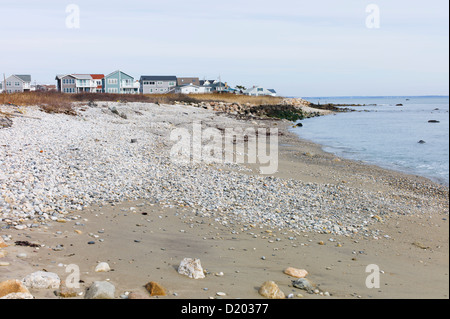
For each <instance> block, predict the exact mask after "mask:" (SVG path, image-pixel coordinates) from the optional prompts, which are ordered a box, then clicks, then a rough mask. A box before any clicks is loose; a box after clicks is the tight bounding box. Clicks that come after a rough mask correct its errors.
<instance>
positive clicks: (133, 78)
mask: <svg viewBox="0 0 450 319" xmlns="http://www.w3.org/2000/svg"><path fill="white" fill-rule="evenodd" d="M117 72H120V73H123V74H125V75H127V76H129V77H130V78H133V79H134V77H132V76H131V75H129V74H127V73H125V72H123V71H120V70H116V71H114V72H111V73H110V74H108V75H107V76H105V78H107V77H110V76H111V75H113V74H116V73H117Z"/></svg>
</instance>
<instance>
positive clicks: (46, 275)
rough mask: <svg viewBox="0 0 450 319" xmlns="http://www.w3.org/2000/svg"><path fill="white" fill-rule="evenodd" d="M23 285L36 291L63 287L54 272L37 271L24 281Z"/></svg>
mask: <svg viewBox="0 0 450 319" xmlns="http://www.w3.org/2000/svg"><path fill="white" fill-rule="evenodd" d="M22 282H23V284H24V285H25V286H26V287H28V288H35V289H48V288H56V289H58V288H59V286H60V285H61V279H60V278H59V276H58V275H57V274H55V273H52V272H45V271H36V272H34V273H32V274H29V275H28V276H26V277H25V278H23V279H22Z"/></svg>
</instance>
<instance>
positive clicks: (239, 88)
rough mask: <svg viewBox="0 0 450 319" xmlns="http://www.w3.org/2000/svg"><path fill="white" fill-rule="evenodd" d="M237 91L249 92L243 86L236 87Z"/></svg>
mask: <svg viewBox="0 0 450 319" xmlns="http://www.w3.org/2000/svg"><path fill="white" fill-rule="evenodd" d="M236 89H238V90H241V91H245V90H247V88H246V87H245V86H243V85H236Z"/></svg>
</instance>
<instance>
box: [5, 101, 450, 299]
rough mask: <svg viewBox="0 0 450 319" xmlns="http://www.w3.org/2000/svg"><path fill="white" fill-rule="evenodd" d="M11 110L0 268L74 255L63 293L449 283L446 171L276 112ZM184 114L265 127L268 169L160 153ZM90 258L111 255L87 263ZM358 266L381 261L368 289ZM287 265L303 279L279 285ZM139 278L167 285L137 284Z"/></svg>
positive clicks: (428, 292) (16, 269) (46, 267)
mask: <svg viewBox="0 0 450 319" xmlns="http://www.w3.org/2000/svg"><path fill="white" fill-rule="evenodd" d="M114 109H116V110H118V112H117V113H119V114H125V115H126V116H117V115H116V113H115V112H112V111H111V110H114ZM1 110H3V111H7V110H8V107H6V106H5V107H2V109H1ZM26 115H27V116H28V117H17V118H14V119H13V126H12V127H11V128H7V129H0V161H1V164H2V166H1V168H0V172H1V173H2V176H0V238H3V241H4V243H5V245H4V246H7V247H4V248H0V251H2V252H3V254H1V253H0V282H2V281H6V280H10V279H17V280H19V281H20V280H22V279H23V278H24V277H25V276H27V275H29V274H31V273H34V272H36V271H46V272H52V273H56V274H57V275H58V276H59V277H60V278H61V280H62V281H63V283H62V284H61V286H64V281H65V280H66V278H67V276H69V275H70V273H69V272H66V270H67V266H68V265H76V266H77V267H78V268H79V270H80V275H81V276H80V279H81V282H80V287H79V288H74V289H73V290H74V292H75V293H76V296H74V297H73V298H85V295H86V289H87V288H88V287H89V286H90V285H91V284H92V283H93V282H95V281H108V282H110V283H112V284H113V285H114V286H115V298H117V299H120V298H123V299H124V298H127V297H128V296H129V295H130V294H131V293H134V294H136V295H138V296H141V297H146V298H152V299H157V298H164V299H172V298H173V299H209V298H230V299H234V298H243V299H260V298H264V297H262V296H261V295H260V294H259V293H258V290H259V287H260V286H261V285H262V284H263V283H264V282H267V281H274V282H275V283H276V284H277V285H278V286H279V288H280V289H281V290H282V291H283V292H284V294H285V295H286V296H289V295H291V296H290V298H289V299H292V300H299V299H329V298H338V299H349V298H357V299H358V298H361V299H370V298H374V299H375V298H377V299H381V298H383V299H385V298H389V299H391V298H392V299H403V298H411V299H413V298H414V299H416V298H419V299H428V298H445V299H447V298H449V264H448V252H449V245H448V242H449V234H448V231H449V226H448V187H447V186H442V185H438V184H435V183H433V182H432V181H430V180H428V179H426V178H422V177H418V176H410V175H406V174H403V173H399V172H393V171H389V170H385V169H382V168H379V167H376V166H371V165H367V164H364V163H359V162H355V161H349V160H346V159H342V158H337V157H335V156H334V155H332V154H328V153H325V152H323V151H322V150H321V147H320V146H319V145H317V144H314V143H312V142H309V141H304V140H300V139H298V137H297V136H296V135H295V134H293V133H292V132H291V131H290V128H291V126H292V123H289V122H287V121H275V120H260V119H247V120H239V119H237V118H236V116H235V115H232V114H224V113H217V112H213V111H210V110H205V109H201V108H196V107H192V106H187V105H176V106H174V105H153V104H151V105H150V104H144V103H127V104H124V103H112V102H109V103H98V105H97V106H95V107H86V106H82V107H80V110H79V115H78V116H70V115H63V114H47V113H43V112H41V111H39V109H38V108H30V109H29V110H27V113H26ZM328 116H332V115H328ZM195 121H201V123H202V124H203V125H204V126H206V127H214V128H219V129H225V128H228V127H248V126H249V125H250V126H253V127H258V128H260V127H265V128H278V130H279V132H280V135H279V136H278V138H279V153H278V159H279V162H278V172H277V173H275V174H273V175H270V176H262V175H261V174H259V172H258V167H256V166H255V165H248V164H243V165H237V164H233V165H229V164H222V163H217V164H206V163H200V164H189V165H187V166H182V165H178V164H174V163H172V162H171V161H170V149H171V147H172V146H173V142H171V141H170V138H169V136H170V133H171V132H173V130H174V129H176V128H187V129H190V128H191V127H192V124H193V122H195ZM131 141H132V142H131ZM18 241H22V242H28V243H34V244H36V245H34V246H36V247H26V246H20V245H17V244H16V242H18ZM186 257H189V258H198V259H200V260H201V264H202V266H203V268H204V270H205V273H206V277H205V278H204V279H191V278H188V277H187V276H183V275H181V274H179V273H178V272H177V270H178V266H179V265H180V262H181V261H182V260H183V258H186ZM100 262H106V263H108V264H109V266H110V268H111V270H110V271H108V272H96V271H95V268H96V266H97V265H98V264H99V263H100ZM368 265H377V266H378V267H379V269H380V270H381V273H380V287H379V288H372V289H369V288H368V287H367V286H366V278H367V276H368V275H369V273H367V272H366V267H367V266H368ZM288 267H295V268H300V269H306V270H307V271H308V273H309V274H308V276H307V278H308V280H310V281H311V282H312V283H314V284H315V285H316V287H317V289H318V291H317V293H312V294H310V293H307V292H306V291H304V290H301V289H298V288H296V287H294V286H293V284H292V281H293V280H294V279H295V278H293V277H291V276H288V275H286V274H284V273H283V271H284V270H285V269H286V268H288ZM152 281H153V282H158V283H159V284H161V285H162V286H163V287H164V288H165V289H166V292H167V295H166V296H158V297H150V294H149V293H148V292H147V291H146V288H145V287H144V286H145V285H146V284H147V283H148V282H152ZM58 291H59V289H52V288H48V289H35V288H30V289H29V292H30V293H31V295H32V296H33V297H34V298H37V299H57V298H62V297H61V296H60V295H59V293H58ZM218 293H219V294H218Z"/></svg>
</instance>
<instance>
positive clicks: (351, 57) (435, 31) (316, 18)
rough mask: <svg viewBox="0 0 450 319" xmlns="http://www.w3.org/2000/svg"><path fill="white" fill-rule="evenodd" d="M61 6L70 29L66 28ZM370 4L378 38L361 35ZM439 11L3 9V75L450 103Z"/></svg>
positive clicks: (331, 4) (272, 5)
mask: <svg viewBox="0 0 450 319" xmlns="http://www.w3.org/2000/svg"><path fill="white" fill-rule="evenodd" d="M70 4H75V5H77V6H78V8H79V10H80V16H79V17H80V25H79V28H69V27H68V26H67V24H66V22H67V21H69V22H70V21H72V22H73V21H75V20H72V19H69V20H68V18H71V17H72V15H71V14H72V13H73V11H72V12H69V13H67V12H66V8H67V6H68V5H70ZM369 4H376V5H377V6H378V8H379V10H380V11H379V12H380V20H379V22H380V24H379V26H380V27H379V28H368V27H367V24H366V20H367V18H368V16H369V15H371V14H372V13H373V12H369V13H368V12H366V8H367V6H368V5H369ZM448 11H449V2H448V0H427V1H424V0H372V1H364V0H339V1H336V0H317V1H303V0H271V1H266V0H227V1H212V0H207V1H205V0H164V1H161V0H159V1H154V0H147V1H137V0H127V1H124V0H119V1H117V0H109V1H92V0H90V1H88V0H69V1H65V0H47V1H45V0H40V1H36V0H0V30H1V31H0V32H1V33H0V34H1V36H0V73H1V74H3V73H6V74H7V76H8V75H10V74H31V75H32V78H33V81H34V80H36V81H37V82H38V83H44V84H45V83H49V84H55V81H54V78H55V75H56V74H62V73H102V74H108V73H111V72H113V71H115V70H117V69H120V70H122V71H124V72H126V73H128V74H130V75H132V76H134V77H135V78H139V77H140V76H141V75H177V76H197V77H200V78H202V79H203V78H208V79H216V78H218V77H219V75H220V76H221V78H222V80H223V81H226V82H228V83H229V84H231V85H232V86H235V85H244V86H247V87H249V86H251V85H261V86H265V87H267V88H274V89H276V90H277V91H278V93H279V94H281V95H285V96H348V95H429V94H445V95H447V94H448V90H449V62H448V60H449V33H448V30H449V24H448V20H449V16H448ZM371 21H372V20H371ZM2 29H3V30H2Z"/></svg>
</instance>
